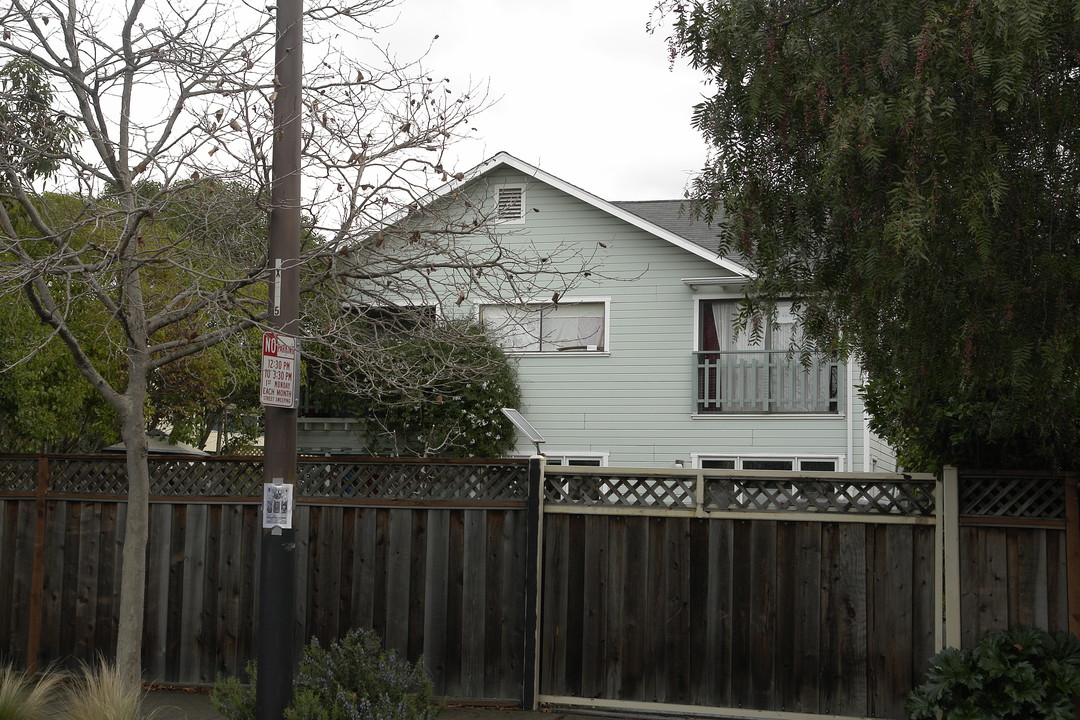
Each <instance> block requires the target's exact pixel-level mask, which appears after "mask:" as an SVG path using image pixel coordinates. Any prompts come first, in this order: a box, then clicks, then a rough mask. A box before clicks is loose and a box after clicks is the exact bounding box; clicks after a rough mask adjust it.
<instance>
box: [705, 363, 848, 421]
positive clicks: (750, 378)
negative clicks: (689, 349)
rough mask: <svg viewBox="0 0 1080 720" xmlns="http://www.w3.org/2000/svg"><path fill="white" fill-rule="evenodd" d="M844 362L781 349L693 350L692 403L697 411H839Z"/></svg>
mask: <svg viewBox="0 0 1080 720" xmlns="http://www.w3.org/2000/svg"><path fill="white" fill-rule="evenodd" d="M844 375H845V372H844V366H843V365H841V364H840V363H839V362H836V361H834V360H830V359H828V358H824V357H822V356H818V355H813V356H811V357H810V360H809V362H808V363H805V364H804V363H803V362H801V360H800V358H799V357H797V356H796V357H790V358H789V357H788V354H787V353H786V352H781V351H761V350H757V351H743V352H721V351H716V350H709V351H702V352H695V353H694V373H693V377H694V396H693V397H694V406H693V412H694V413H696V414H700V415H719V414H739V413H755V414H765V413H837V412H839V408H840V399H841V397H840V396H841V390H840V389H841V388H842V387H844V385H845V377H844Z"/></svg>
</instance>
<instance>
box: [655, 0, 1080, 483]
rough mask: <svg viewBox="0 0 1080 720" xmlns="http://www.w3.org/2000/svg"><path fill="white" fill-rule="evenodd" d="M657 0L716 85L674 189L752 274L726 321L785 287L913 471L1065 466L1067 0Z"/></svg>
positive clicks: (1072, 356) (1078, 398) (1075, 159)
mask: <svg viewBox="0 0 1080 720" xmlns="http://www.w3.org/2000/svg"><path fill="white" fill-rule="evenodd" d="M661 8H662V9H664V10H667V11H670V12H671V13H672V14H673V21H672V22H673V32H672V35H671V38H670V43H671V50H672V53H673V57H675V56H677V55H685V56H686V57H687V58H688V59H689V60H690V62H691V63H692V64H693V65H694V66H696V67H698V68H700V69H701V70H703V71H704V72H705V73H707V74H708V76H709V78H711V80H712V81H713V83H714V85H715V94H714V95H712V97H709V98H708V99H706V100H705V101H704V102H702V103H701V104H700V105H699V106H698V107H697V108H696V109H695V113H694V118H693V122H694V124H695V126H696V127H697V128H698V129H699V130H700V131H701V132H702V133H703V135H704V136H705V138H706V139H707V140H708V141H709V142H710V143H711V145H712V148H713V155H712V157H710V158H709V160H708V163H707V166H706V167H705V168H704V170H703V171H702V172H701V173H700V175H699V176H698V177H697V178H696V179H695V180H694V182H693V183H692V187H691V190H690V194H691V196H692V199H693V201H694V205H695V208H696V210H697V212H699V213H701V214H703V215H705V216H706V217H710V218H712V219H714V220H717V221H719V222H720V223H721V224H722V226H723V231H722V237H721V239H720V243H719V245H720V247H719V248H718V249H720V250H721V251H723V252H728V251H733V250H734V251H737V252H739V253H741V254H742V255H743V256H744V257H745V258H746V260H747V263H748V264H749V266H750V268H751V269H752V270H753V271H754V272H755V273H756V276H757V279H756V281H755V282H754V284H753V286H752V290H751V293H750V297H749V299H748V301H747V303H746V304H745V307H744V313H743V318H744V320H749V319H752V318H754V317H760V316H761V314H762V313H767V312H769V309H770V308H771V307H772V305H773V303H774V302H775V301H776V300H777V299H778V298H780V297H783V296H790V297H793V298H794V301H795V304H796V311H797V313H798V315H799V316H800V317H801V318H802V320H803V321H804V322H805V325H806V328H807V330H808V334H809V338H810V341H811V344H812V346H813V347H814V348H815V349H821V350H826V351H830V352H837V353H847V352H853V353H855V355H856V356H857V357H858V359H859V360H860V361H861V362H862V364H863V366H864V368H865V369H866V370H867V372H868V377H869V381H868V384H867V388H866V399H867V405H868V407H869V409H870V410H871V411H872V412H873V414H874V422H875V429H876V430H877V431H878V432H879V433H881V434H883V435H884V437H886V438H887V439H888V440H890V441H892V442H893V443H894V444H895V445H896V446H897V447H898V448H899V450H900V451H901V457H902V459H903V460H904V461H905V463H906V464H907V465H908V466H909V467H912V468H913V469H931V468H933V467H936V466H938V465H940V464H943V463H953V464H957V465H963V466H968V467H973V466H982V467H1057V468H1075V467H1076V466H1077V463H1078V460H1077V458H1078V457H1080V452H1078V451H1080V432H1077V430H1078V418H1080V321H1078V310H1080V282H1078V281H1080V124H1078V123H1077V122H1076V118H1077V115H1078V110H1080V6H1077V5H1076V4H1075V3H1064V2H1056V1H1054V0H1008V1H1005V0H963V1H959V2H957V1H954V0H872V1H871V0H821V2H816V3H808V2H805V1H804V0H738V1H735V0H700V1H697V2H682V1H680V0H673V1H671V2H663V3H661ZM751 327H752V326H751Z"/></svg>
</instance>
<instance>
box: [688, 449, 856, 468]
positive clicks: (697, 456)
mask: <svg viewBox="0 0 1080 720" xmlns="http://www.w3.org/2000/svg"><path fill="white" fill-rule="evenodd" d="M702 460H734V461H735V469H736V470H741V469H742V468H741V465H742V461H743V460H790V461H791V467H792V469H791V471H790V472H802V471H801V470H799V468H798V462H799V461H800V460H810V461H814V460H833V461H835V462H836V472H844V468H845V467H846V466H847V456H846V455H845V454H843V453H836V454H833V455H826V454H821V453H796V454H791V453H723V452H692V453H690V467H692V468H694V469H700V468H701V461H702ZM783 472H789V471H787V470H785V471H783Z"/></svg>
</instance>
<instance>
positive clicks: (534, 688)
mask: <svg viewBox="0 0 1080 720" xmlns="http://www.w3.org/2000/svg"><path fill="white" fill-rule="evenodd" d="M526 514H527V516H528V519H527V525H528V531H527V533H526V540H525V542H526V543H527V547H526V549H525V657H524V660H523V664H522V671H521V685H522V687H521V706H522V708H524V709H525V710H535V709H536V708H537V705H538V703H537V700H536V696H537V695H538V694H539V693H540V593H541V590H542V588H541V576H542V572H541V563H542V562H543V553H542V552H541V544H542V543H543V534H544V526H543V522H544V458H543V456H542V455H533V456H532V457H531V458H529V500H528V503H527V504H526Z"/></svg>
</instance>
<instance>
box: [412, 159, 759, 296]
mask: <svg viewBox="0 0 1080 720" xmlns="http://www.w3.org/2000/svg"><path fill="white" fill-rule="evenodd" d="M503 165H505V166H507V167H511V168H513V169H515V170H517V171H519V172H521V173H522V174H524V175H528V176H529V177H533V178H536V179H537V180H539V181H541V182H543V183H546V184H548V185H550V186H552V187H554V188H556V189H558V190H561V191H562V192H564V193H566V194H567V195H570V196H572V197H575V198H577V199H578V200H581V201H582V202H584V203H587V204H589V205H592V206H593V207H595V208H597V209H598V210H602V211H603V212H606V213H608V214H609V215H613V216H615V217H617V218H619V219H620V220H622V221H624V222H627V223H629V224H631V225H633V226H635V227H638V228H640V229H642V230H644V231H646V232H648V233H651V234H652V235H655V236H656V237H658V238H660V239H661V240H665V241H667V242H669V243H671V244H672V245H675V246H676V247H679V248H682V249H683V250H686V251H687V252H689V253H693V254H694V255H697V256H698V257H700V258H703V259H705V260H708V261H709V262H711V263H714V264H716V265H718V266H719V267H722V268H724V269H725V270H728V271H730V272H732V273H735V274H736V275H741V276H744V277H749V276H750V271H749V270H747V269H746V268H745V267H744V266H743V265H742V264H741V262H740V261H739V260H740V259H733V258H729V257H724V256H721V255H719V254H718V253H717V252H716V246H717V244H718V240H717V238H716V231H715V230H713V229H712V228H710V227H709V225H708V224H706V223H704V222H702V221H700V220H696V219H693V218H691V217H690V216H689V214H680V208H681V206H682V204H683V201H681V200H655V201H643V202H609V201H607V200H603V199H601V198H599V197H597V196H596V195H593V194H592V193H590V192H588V191H586V190H582V189H581V188H579V187H578V186H576V185H571V184H570V183H568V182H566V181H565V180H561V179H559V178H557V177H555V176H554V175H551V174H550V173H546V172H544V171H543V170H541V169H540V168H538V167H536V166H534V165H530V164H529V163H527V162H525V161H524V160H519V159H518V158H516V157H514V156H513V155H511V154H509V153H506V152H500V153H498V154H497V155H495V156H494V157H492V158H490V159H488V160H485V161H484V162H482V163H480V164H479V165H477V166H476V167H474V168H472V169H471V170H469V171H468V172H466V173H464V174H463V176H462V177H461V179H459V180H454V181H452V182H449V183H447V184H446V185H443V186H442V187H440V188H438V189H437V190H435V191H434V193H433V195H434V197H433V198H432V199H435V198H438V197H442V196H444V195H447V194H449V193H450V192H453V191H454V190H456V189H457V188H459V187H461V186H462V185H465V184H467V183H470V182H472V181H474V180H476V179H478V178H480V177H481V176H483V175H486V174H487V173H489V172H491V171H492V170H494V169H496V168H498V167H500V166H503Z"/></svg>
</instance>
